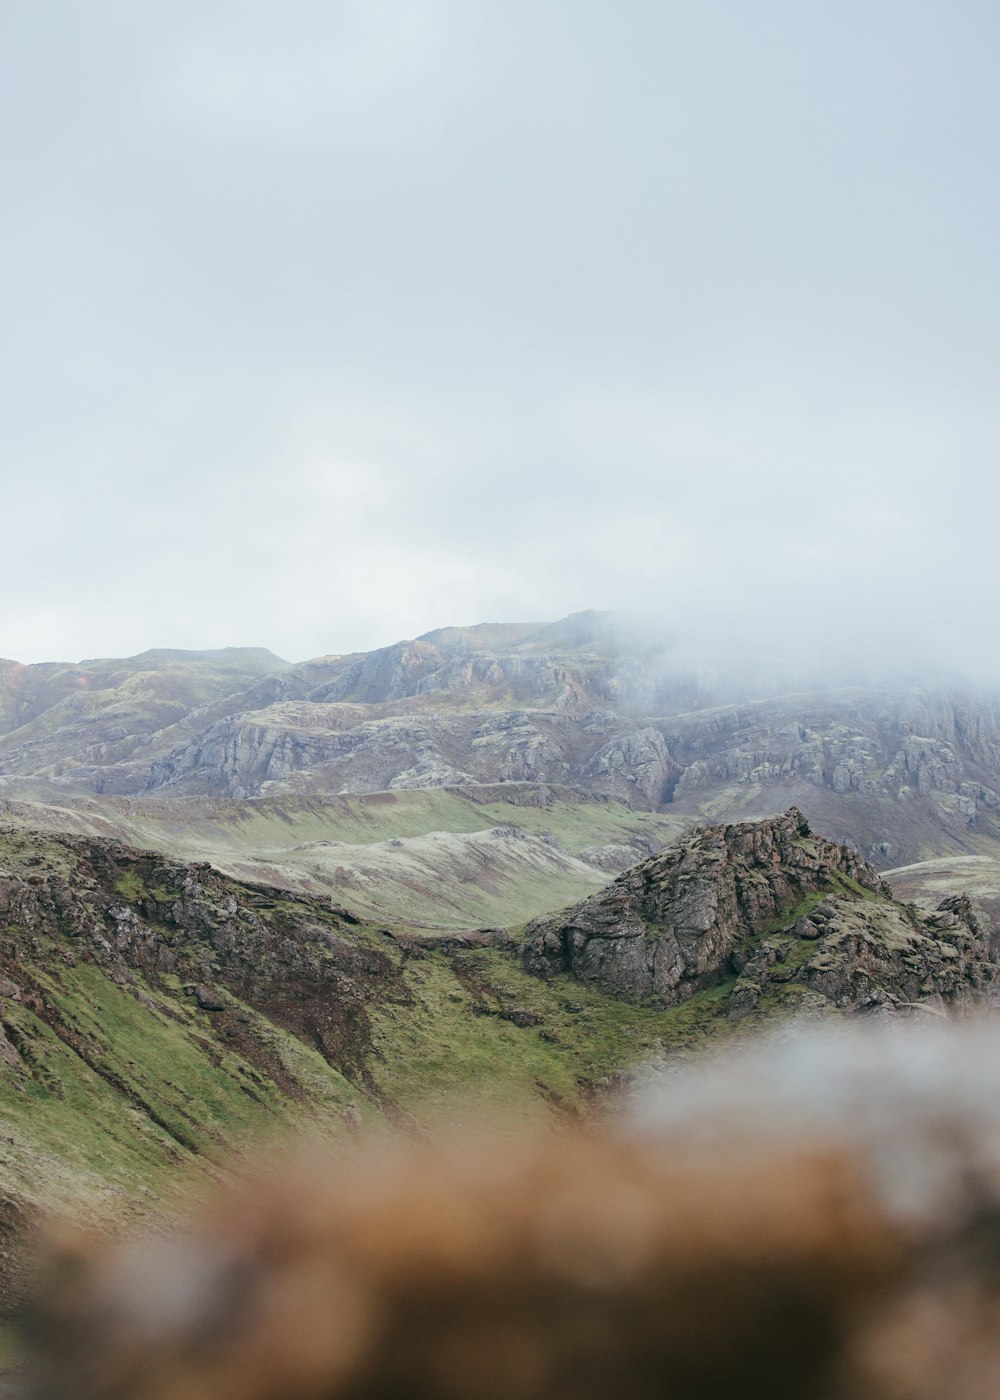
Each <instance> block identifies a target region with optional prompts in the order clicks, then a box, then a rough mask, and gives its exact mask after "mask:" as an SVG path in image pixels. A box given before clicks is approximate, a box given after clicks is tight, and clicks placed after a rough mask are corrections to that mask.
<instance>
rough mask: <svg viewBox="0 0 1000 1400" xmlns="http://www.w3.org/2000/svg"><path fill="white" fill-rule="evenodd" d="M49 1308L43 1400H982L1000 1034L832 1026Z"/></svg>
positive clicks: (267, 1198) (999, 1344)
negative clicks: (588, 1126)
mask: <svg viewBox="0 0 1000 1400" xmlns="http://www.w3.org/2000/svg"><path fill="white" fill-rule="evenodd" d="M470 1139H471V1140H472V1145H470ZM40 1296H41V1298H42V1300H43V1306H42V1308H41V1309H40V1312H39V1315H38V1316H37V1317H36V1319H35V1336H36V1344H37V1350H38V1354H39V1358H40V1360H39V1368H40V1369H39V1372H38V1374H37V1378H36V1381H35V1394H36V1395H37V1396H38V1397H39V1398H40V1397H43V1396H44V1397H47V1400H70V1398H71V1397H72V1400H111V1397H116V1400H133V1398H134V1400H139V1397H142V1400H230V1398H231V1400H236V1397H240V1400H278V1397H281V1400H306V1397H315V1398H316V1400H319V1397H330V1398H331V1400H332V1397H350V1398H351V1400H362V1398H364V1400H375V1398H376V1397H384V1398H385V1400H389V1397H402V1396H407V1397H414V1400H421V1398H425V1400H501V1397H502V1398H503V1400H512V1398H516V1397H524V1398H525V1400H528V1397H538V1400H611V1397H615V1400H620V1397H636V1400H639V1398H640V1397H647V1396H648V1397H650V1400H652V1397H662V1396H669V1397H678V1400H709V1398H710V1397H720V1400H721V1398H722V1397H730V1396H732V1397H737V1396H739V1397H741V1400H745V1398H746V1397H761V1400H764V1397H767V1400H781V1397H807V1396H808V1397H810V1400H857V1397H868V1398H869V1400H890V1398H891V1400H900V1398H901V1397H907V1398H908V1400H944V1398H945V1397H948V1400H986V1398H987V1397H993V1396H995V1395H996V1394H997V1393H1000V1031H998V1030H997V1029H995V1028H993V1027H991V1026H980V1027H972V1028H966V1029H964V1030H959V1029H956V1028H954V1027H952V1026H949V1025H947V1024H946V1023H944V1022H942V1023H940V1024H938V1023H937V1022H934V1023H932V1024H930V1025H928V1026H925V1027H920V1028H916V1027H913V1026H901V1027H893V1028H891V1029H888V1030H883V1031H881V1032H868V1033H862V1032H860V1031H859V1030H858V1029H857V1028H856V1027H851V1028H842V1029H840V1030H839V1031H837V1032H836V1033H831V1032H829V1031H827V1032H824V1033H822V1034H820V1033H818V1032H815V1031H812V1032H808V1033H805V1034H800V1035H797V1036H786V1037H785V1038H784V1039H783V1040H781V1041H780V1042H779V1041H772V1042H770V1043H768V1044H766V1045H764V1046H762V1047H761V1048H759V1049H755V1050H752V1051H747V1050H746V1049H745V1048H744V1051H743V1053H742V1056H740V1057H737V1056H736V1055H733V1054H728V1055H725V1056H720V1057H718V1058H717V1059H713V1060H711V1061H709V1062H702V1063H701V1064H699V1065H698V1066H696V1067H695V1068H693V1069H690V1070H685V1071H682V1072H679V1073H675V1074H674V1075H673V1076H672V1077H670V1078H669V1079H664V1078H656V1079H654V1080H653V1081H652V1082H651V1083H650V1084H649V1085H647V1086H646V1087H644V1088H643V1089H642V1090H641V1091H639V1094H638V1098H637V1100H636V1101H635V1102H634V1103H633V1104H632V1105H631V1106H630V1107H629V1109H628V1111H627V1113H626V1114H625V1115H624V1116H623V1117H622V1118H621V1119H620V1120H618V1121H617V1122H616V1123H615V1124H613V1125H610V1126H609V1127H608V1128H607V1129H606V1130H605V1131H604V1132H603V1133H602V1134H596V1133H594V1134H584V1133H576V1134H570V1133H565V1134H555V1135H551V1136H547V1137H544V1138H541V1137H523V1138H520V1139H516V1140H515V1141H514V1142H513V1144H512V1143H511V1141H510V1139H509V1138H508V1139H504V1140H503V1145H502V1148H501V1146H500V1144H499V1143H498V1142H492V1141H490V1140H489V1139H488V1137H485V1136H483V1135H479V1134H470V1133H469V1132H468V1131H466V1133H465V1134H464V1135H463V1145H459V1144H458V1143H457V1142H456V1141H451V1142H447V1143H439V1144H437V1145H426V1144H423V1145H421V1144H414V1143H412V1142H409V1143H400V1142H395V1143H392V1144H387V1143H385V1142H384V1141H383V1142H380V1143H375V1142H372V1143H369V1144H368V1145H367V1147H366V1148H363V1150H361V1151H360V1152H359V1154H358V1156H357V1158H356V1160H355V1161H354V1163H353V1165H350V1164H347V1165H345V1164H344V1163H343V1162H340V1163H336V1164H335V1163H331V1162H330V1161H327V1160H325V1159H321V1158H318V1157H314V1158H312V1159H311V1160H306V1161H304V1162H302V1163H301V1164H300V1165H299V1166H298V1167H297V1168H296V1169H295V1170H294V1171H289V1170H287V1169H286V1170H283V1171H282V1172H281V1173H280V1175H278V1174H272V1175H271V1176H269V1177H268V1176H263V1177H261V1178H259V1179H257V1180H254V1181H249V1182H247V1183H246V1184H244V1185H243V1186H242V1187H240V1188H239V1189H237V1190H236V1191H231V1192H229V1193H228V1194H226V1195H224V1196H220V1198H219V1199H218V1200H217V1201H216V1202H215V1203H214V1204H213V1206H212V1207H211V1208H210V1209H209V1210H207V1211H206V1212H205V1213H203V1214H202V1215H201V1216H200V1217H199V1218H198V1219H197V1220H196V1221H195V1222H194V1223H193V1224H189V1225H188V1226H187V1227H185V1228H184V1229H183V1230H180V1231H178V1232H176V1233H172V1234H166V1235H163V1236H159V1237H151V1238H148V1239H146V1240H144V1241H140V1242H138V1243H134V1244H131V1245H129V1246H127V1247H118V1248H117V1249H102V1248H101V1247H99V1246H89V1245H87V1244H81V1245H79V1247H74V1248H72V1249H65V1250H64V1251H63V1253H62V1255H61V1257H60V1258H58V1259H56V1260H55V1261H53V1263H52V1265H51V1268H50V1276H49V1277H48V1278H47V1280H46V1281H45V1283H44V1286H43V1288H42V1290H41V1295H40Z"/></svg>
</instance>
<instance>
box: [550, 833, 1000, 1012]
mask: <svg viewBox="0 0 1000 1400" xmlns="http://www.w3.org/2000/svg"><path fill="white" fill-rule="evenodd" d="M525 963H526V966H527V967H528V968H529V970H530V971H532V972H534V973H536V974H538V975H541V976H551V975H553V974H554V973H557V972H571V973H573V975H574V976H576V977H578V978H579V979H580V980H581V981H584V982H587V983H590V984H593V985H595V986H599V987H601V988H602V989H603V990H604V991H607V992H609V993H611V994H613V995H615V996H618V997H621V998H624V999H626V1000H633V1001H643V1000H651V1001H654V1002H655V1003H657V1004H659V1005H663V1006H673V1005H677V1004H678V1003H680V1002H683V1001H685V1000H686V999H688V998H690V997H691V996H693V995H694V994H695V993H697V992H699V991H703V990H705V989H706V988H709V987H712V986H715V985H718V984H720V983H722V982H724V981H725V979H726V978H727V977H728V978H732V977H737V978H738V980H737V981H736V982H735V984H734V986H733V988H732V992H731V996H730V1000H729V1015H730V1017H731V1019H734V1020H735V1019H739V1018H740V1017H742V1016H744V1015H746V1014H747V1013H748V1012H750V1011H753V1010H755V1009H756V1008H757V1007H758V1005H759V1004H760V1003H761V1001H762V998H763V997H764V996H765V992H766V989H767V988H768V986H769V985H770V986H771V987H774V986H777V985H782V986H784V987H788V986H789V985H791V984H794V985H795V986H796V987H797V988H800V989H802V990H803V991H807V992H809V993H811V994H812V995H813V996H814V997H819V998H821V999H822V1000H824V1001H826V1002H828V1003H830V1004H832V1005H834V1006H838V1007H841V1008H843V1007H861V1006H884V1007H893V1006H898V1005H900V1004H902V1003H905V1004H908V1005H909V1004H913V1003H917V1002H927V1003H928V1004H932V1005H935V1006H949V1007H952V1008H957V1009H966V1008H968V1007H969V1006H971V1005H973V1004H976V1003H981V1002H983V1001H984V1000H985V998H986V996H987V994H988V992H989V990H990V988H991V986H992V984H993V981H994V979H995V977H996V975H997V965H996V951H995V949H994V948H993V947H992V946H991V940H990V938H989V937H988V936H987V934H986V932H985V931H984V929H983V928H981V926H980V924H979V923H978V921H977V920H976V917H975V915H974V914H973V911H972V907H971V905H970V904H969V902H968V901H967V900H962V899H950V900H947V901H945V903H944V904H943V905H942V906H941V908H940V909H939V910H938V911H937V912H936V913H934V914H929V915H927V914H924V915H921V914H918V913H917V911H916V910H915V909H913V908H907V907H904V906H901V905H899V904H897V903H896V902H895V901H894V900H893V898H892V892H891V890H890V888H889V887H888V885H886V884H885V883H884V882H883V881H882V879H881V878H880V877H879V875H878V873H877V872H876V871H875V869H874V868H873V867H872V866H870V865H869V864H868V863H867V862H866V861H864V860H863V859H862V858H861V857H860V856H859V855H858V854H857V852H856V851H854V850H853V849H851V848H850V847H848V846H842V845H837V844H836V843H834V842H832V841H826V840H823V839H822V838H819V837H816V836H813V835H812V833H811V831H810V828H809V824H808V822H807V821H806V819H805V818H804V817H803V815H802V813H801V812H799V811H798V809H797V808H794V807H793V808H791V809H790V810H789V811H788V812H786V813H784V814H783V815H781V816H778V817H771V818H767V819H763V820H759V821H752V822H742V823H738V824H736V825H728V826H710V827H699V828H697V829H695V830H694V831H693V832H692V833H690V835H689V836H688V837H687V838H685V839H683V840H681V841H679V842H677V843H676V844H674V845H673V846H670V847H668V848H667V849H666V850H664V851H662V852H660V853H659V854H658V855H655V856H652V857H651V858H650V859H649V860H646V861H643V862H641V863H640V864H639V865H636V866H634V867H633V868H632V869H630V870H627V871H625V872H624V874H622V875H620V876H619V877H618V879H617V880H615V881H614V882H613V884H611V885H609V886H608V888H607V889H605V890H602V891H600V892H599V893H597V894H595V895H591V896H590V897H589V898H588V899H585V900H584V901H583V902H582V903H581V904H579V905H577V906H576V907H575V908H574V909H570V910H568V911H566V912H565V913H563V914H561V915H558V916H557V917H555V918H548V919H540V920H535V921H534V922H533V923H532V924H530V925H529V926H528V929H527V933H526V946H525Z"/></svg>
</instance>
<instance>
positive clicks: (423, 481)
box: [0, 0, 1000, 661]
mask: <svg viewBox="0 0 1000 1400" xmlns="http://www.w3.org/2000/svg"><path fill="white" fill-rule="evenodd" d="M0 66H2V70H3V71H2V72H0V123H2V131H3V137H2V142H3V145H2V157H0V159H2V166H0V180H2V195H3V205H2V220H0V258H2V268H3V276H2V279H0V338H2V365H0V372H2V379H3V392H2V396H0V399H2V408H0V473H2V497H0V500H2V512H3V514H2V519H3V533H2V550H0V655H6V656H13V657H17V658H18V659H21V660H25V661H32V660H42V659H52V658H56V657H59V658H69V659H76V658H79V657H82V656H95V655H122V654H128V653H132V652H135V651H139V650H142V649H144V648H146V647H149V646H185V647H201V646H222V645H230V644H233V645H262V646H269V647H271V648H272V649H273V650H275V651H277V652H279V653H281V654H282V655H284V656H286V657H288V658H290V659H301V658H303V657H305V656H309V655H315V654H319V653H326V652H339V651H346V650H353V649H358V648H368V647H371V646H375V645H378V644H381V643H385V642H388V641H392V640H394V639H396V638H397V637H401V636H412V635H414V634H416V633H418V632H421V631H425V630H427V629H428V628H431V627H435V626H439V625H443V624H446V623H467V622H475V621H480V620H500V619H503V620H514V619H522V618H536V617H537V618H547V617H555V616H560V615H562V614H564V613H567V612H570V611H575V610H578V609H583V608H588V607H597V608H622V607H625V608H628V607H643V608H649V607H653V608H655V609H657V610H662V612H663V614H664V616H665V617H668V618H669V617H670V616H671V615H672V614H673V613H674V612H675V611H677V610H683V609H685V608H690V607H691V606H692V605H695V606H697V607H699V608H702V609H706V610H708V611H710V612H711V611H712V610H716V609H718V610H723V611H728V612H730V613H731V612H732V610H733V609H737V610H739V609H746V610H747V615H748V617H747V620H748V627H750V626H753V627H755V628H757V627H759V629H760V632H761V635H762V636H766V635H767V634H768V633H772V634H773V633H777V632H782V633H787V631H788V629H790V628H791V629H793V630H794V628H796V627H800V626H803V625H808V626H810V627H814V628H819V629H822V628H824V627H827V626H830V627H832V626H835V625H837V626H841V627H843V626H844V625H845V623H844V619H845V618H848V619H850V621H849V623H848V624H846V625H847V626H848V627H849V628H856V629H857V630H858V632H859V633H863V634H864V635H865V636H866V637H867V638H869V640H870V639H871V638H872V637H879V636H882V635H889V634H895V635H898V634H899V633H900V632H901V631H906V632H913V633H914V634H917V633H919V632H921V631H922V632H923V633H924V638H925V641H926V639H927V637H929V636H934V637H935V638H938V637H942V638H943V637H945V636H947V637H950V638H951V639H952V640H954V639H955V638H959V637H961V638H962V639H965V640H963V643H962V644H963V645H965V644H966V641H969V642H971V641H972V640H975V641H976V642H977V643H978V644H979V645H980V646H982V647H984V648H985V649H986V650H987V651H990V650H992V649H993V647H994V638H995V636H996V625H995V622H994V617H995V613H996V608H997V602H998V582H1000V562H998V559H1000V550H998V547H997V533H998V507H1000V473H998V465H1000V395H998V392H997V390H998V383H997V379H998V366H1000V354H998V352H1000V284H998V251H997V250H998V247H1000V228H998V208H1000V181H998V178H997V177H998V169H1000V162H998V142H1000V83H998V82H997V73H998V71H1000V10H998V8H997V5H996V3H995V0H982V2H981V3H978V2H977V0H683V3H681V0H280V3H279V0H270V3H259V2H258V0H232V3H218V0H197V3H193V0H191V2H189V0H170V3H169V4H160V5H154V4H140V5H137V4H135V3H133V2H132V0H118V2H117V3H116V2H115V0H2V3H0ZM838 620H839V621H838Z"/></svg>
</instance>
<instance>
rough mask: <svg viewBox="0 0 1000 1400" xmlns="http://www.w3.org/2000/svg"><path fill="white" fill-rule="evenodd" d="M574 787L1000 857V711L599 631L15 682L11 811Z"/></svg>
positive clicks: (946, 692) (1, 742)
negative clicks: (90, 799) (702, 666)
mask: <svg viewBox="0 0 1000 1400" xmlns="http://www.w3.org/2000/svg"><path fill="white" fill-rule="evenodd" d="M483 784H486V785H490V784H501V785H519V786H523V785H525V784H528V785H535V786H536V787H538V788H539V790H542V789H544V788H545V787H546V786H547V785H549V786H551V785H559V786H561V787H567V786H568V787H574V788H576V789H578V790H579V791H581V792H583V793H584V794H588V795H591V796H594V797H599V798H602V799H606V798H616V799H619V800H621V801H623V802H625V803H627V804H628V805H629V806H630V807H632V808H636V809H639V810H661V811H666V810H669V811H671V812H673V813H676V814H677V815H678V816H682V817H684V818H685V819H688V820H696V819H699V818H703V817H713V816H721V815H725V816H731V817H736V816H754V815H760V814H762V813H764V812H766V811H770V810H774V809H775V808H784V807H787V806H789V805H790V804H792V803H798V804H799V805H801V806H802V807H803V808H804V809H805V810H806V811H808V812H809V813H810V815H811V816H812V817H813V819H814V820H815V821H816V822H818V823H821V824H822V825H823V826H824V828H825V829H827V830H829V831H830V832H831V833H832V834H833V835H834V836H836V837H837V838H838V839H840V840H848V841H850V842H852V843H853V844H855V845H856V846H858V847H859V848H860V849H861V850H862V851H864V852H865V854H866V855H867V856H868V857H869V858H871V859H872V860H873V861H874V862H875V863H876V864H877V865H879V866H880V867H882V868H888V867H890V866H898V865H903V864H908V863H912V862H913V861H918V860H921V859H924V858H926V857H928V856H931V855H942V854H948V853H955V854H963V855H966V854H967V855H974V854H982V853H984V852H985V853H987V854H989V853H990V852H991V850H992V843H993V842H994V841H996V840H998V839H1000V703H998V700H997V698H996V697H995V696H991V695H988V694H985V693H982V694H977V693H973V692H970V691H968V690H967V689H964V688H962V687H957V686H955V687H949V686H945V685H941V684H938V685H935V686H930V685H928V684H926V683H923V684H912V683H911V684H907V683H903V682H896V683H894V684H893V685H891V686H886V687H876V686H870V685H869V686H854V687H841V688H840V689H835V690H828V691H822V690H815V689H813V690H807V691H803V690H797V691H791V692H789V693H785V694H774V693H768V692H767V690H766V687H765V688H764V693H760V694H757V693H755V692H754V688H753V686H752V685H751V684H750V683H749V682H748V681H747V680H746V679H745V678H744V679H739V678H737V677H736V676H735V674H734V676H733V677H730V678H729V679H727V678H726V676H725V674H724V673H720V672H715V673H709V672H707V671H705V670H699V669H698V667H697V666H694V665H693V664H687V663H685V661H684V658H683V656H681V655H680V654H679V653H676V652H674V651H673V650H671V646H670V644H669V642H668V641H665V640H664V639H663V638H662V636H659V637H658V636H657V635H655V634H654V633H650V632H649V631H643V629H642V628H641V627H640V626H639V625H638V624H636V623H634V622H628V621H627V620H624V619H620V618H618V617H616V616H615V615H613V614H607V613H594V612H590V613H580V614H574V615H573V616H571V617H569V618H564V619H562V620H561V621H559V622H555V623H544V624H541V623H509V624H507V623H498V624H483V625H479V626H473V627H445V628H439V629H436V630H434V631H431V632H428V633H425V634H424V635H423V636H422V637H418V638H416V639H414V640H412V641H404V642H399V643H396V644H394V645H393V646H389V647H383V648H380V649H379V650H377V651H373V652H367V653H358V654H352V655H347V656H330V657H319V658H316V659H313V660H311V661H306V662H302V663H298V664H295V665H290V664H288V663H284V662H281V661H280V659H279V658H277V657H274V656H273V654H271V653H269V652H266V651H262V650H258V649H253V648H232V649H226V650H222V651H214V652H205V653H189V652H170V651H156V650H154V651H149V652H146V653H143V655H141V656H139V657H133V658H131V659H129V660H127V661H94V662H85V663H80V665H78V666H59V665H44V666H34V667H20V666H18V665H17V664H16V663H0V797H7V798H11V799H22V800H36V801H38V800H41V801H46V802H52V801H65V800H66V799H67V798H70V799H72V798H74V797H79V798H83V797H87V796H92V795H95V794H97V795H101V794H110V795H119V796H147V797H156V798H169V797H174V796H223V797H228V798H235V799H238V800H244V799H253V798H257V797H261V796H277V795H280V794H294V795H299V796H310V797H311V796H323V795H330V794H337V793H368V792H379V791H405V790H407V789H427V788H440V787H448V788H459V789H460V788H462V787H463V786H481V785H483Z"/></svg>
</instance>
